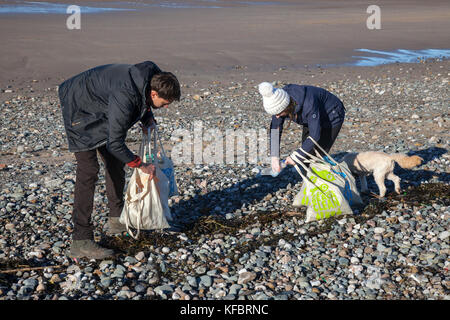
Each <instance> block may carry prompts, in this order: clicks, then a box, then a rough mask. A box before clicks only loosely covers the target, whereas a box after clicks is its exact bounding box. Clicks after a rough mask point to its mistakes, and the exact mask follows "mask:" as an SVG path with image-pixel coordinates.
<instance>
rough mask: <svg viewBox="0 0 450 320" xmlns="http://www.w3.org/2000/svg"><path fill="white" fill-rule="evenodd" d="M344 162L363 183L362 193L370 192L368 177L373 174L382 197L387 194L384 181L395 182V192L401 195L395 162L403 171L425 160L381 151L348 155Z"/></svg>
mask: <svg viewBox="0 0 450 320" xmlns="http://www.w3.org/2000/svg"><path fill="white" fill-rule="evenodd" d="M342 161H345V162H346V163H347V165H348V167H349V169H350V170H351V172H352V173H353V174H354V175H356V176H358V177H359V180H360V181H361V192H368V191H369V188H368V187H367V180H366V176H368V175H370V174H373V177H374V179H375V182H376V184H377V186H378V189H379V190H380V197H381V198H382V197H384V196H385V194H386V186H385V185H384V179H386V178H387V179H389V180H391V181H392V182H394V185H395V191H396V192H397V193H398V194H400V178H399V177H398V176H396V175H395V174H394V167H395V162H397V163H398V164H399V166H400V167H402V168H403V169H412V168H414V167H416V166H418V165H420V164H421V163H422V161H423V159H422V158H421V157H419V156H411V157H409V156H407V155H405V154H401V153H393V154H387V153H384V152H379V151H367V152H361V153H348V154H346V155H345V156H344V158H343V159H342Z"/></svg>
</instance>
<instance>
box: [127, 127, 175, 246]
mask: <svg viewBox="0 0 450 320" xmlns="http://www.w3.org/2000/svg"><path fill="white" fill-rule="evenodd" d="M150 141H151V139H150V130H149V133H148V135H145V134H143V137H142V142H141V146H140V150H139V156H140V157H141V159H142V161H143V162H147V161H146V155H147V152H148V154H149V155H152V148H151V144H150ZM153 165H155V167H156V175H155V176H154V178H153V179H152V180H149V177H150V175H148V174H146V173H144V172H142V170H140V169H139V168H135V169H134V171H133V174H132V176H131V178H130V181H129V182H128V186H127V191H126V194H125V203H124V207H123V210H122V213H121V215H120V219H119V221H120V222H121V223H122V224H124V225H125V226H126V228H127V232H128V234H129V235H130V236H131V237H133V238H134V239H137V238H138V236H139V233H140V230H152V229H164V228H169V227H170V225H169V224H168V221H170V220H172V216H171V213H170V208H169V205H168V195H169V180H168V179H167V177H166V175H165V174H164V173H163V172H162V170H161V169H160V168H159V165H158V161H153ZM131 228H134V229H136V230H137V231H136V233H133V232H132V231H131Z"/></svg>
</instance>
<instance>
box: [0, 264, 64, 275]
mask: <svg viewBox="0 0 450 320" xmlns="http://www.w3.org/2000/svg"><path fill="white" fill-rule="evenodd" d="M62 267H64V265H57V266H45V267H26V268H19V269H9V270H0V273H15V272H19V271H35V270H43V269H45V268H62Z"/></svg>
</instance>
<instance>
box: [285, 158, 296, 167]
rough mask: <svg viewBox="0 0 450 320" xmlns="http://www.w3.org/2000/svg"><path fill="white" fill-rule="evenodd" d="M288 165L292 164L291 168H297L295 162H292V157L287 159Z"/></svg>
mask: <svg viewBox="0 0 450 320" xmlns="http://www.w3.org/2000/svg"><path fill="white" fill-rule="evenodd" d="M286 164H290V165H291V166H295V165H296V163H295V162H294V160H292V158H291V157H287V158H286Z"/></svg>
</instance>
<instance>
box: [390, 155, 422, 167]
mask: <svg viewBox="0 0 450 320" xmlns="http://www.w3.org/2000/svg"><path fill="white" fill-rule="evenodd" d="M389 156H390V157H391V159H392V160H394V161H395V162H397V163H398V165H399V166H400V167H402V168H403V169H412V168H414V167H417V166H420V165H421V164H422V161H423V159H422V158H421V157H419V156H410V157H409V156H407V155H406V154H402V153H391V154H390V155H389Z"/></svg>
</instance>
